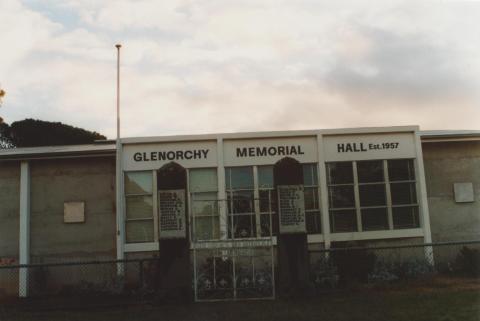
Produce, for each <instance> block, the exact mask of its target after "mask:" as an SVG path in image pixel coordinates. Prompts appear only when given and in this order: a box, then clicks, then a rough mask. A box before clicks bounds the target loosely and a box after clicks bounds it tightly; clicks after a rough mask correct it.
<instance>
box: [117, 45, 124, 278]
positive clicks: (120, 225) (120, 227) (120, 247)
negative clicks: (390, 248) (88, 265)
mask: <svg viewBox="0 0 480 321" xmlns="http://www.w3.org/2000/svg"><path fill="white" fill-rule="evenodd" d="M115 47H116V48H117V139H116V145H115V147H116V162H115V164H116V165H115V167H116V175H115V182H116V189H115V190H116V203H117V204H116V205H117V206H116V221H117V224H116V225H117V233H116V234H117V240H116V241H117V260H123V259H124V256H125V254H124V253H125V252H124V239H125V220H124V217H123V179H122V178H123V170H122V144H121V142H120V48H121V47H122V45H121V44H116V45H115ZM123 272H124V269H123V264H117V274H118V275H123Z"/></svg>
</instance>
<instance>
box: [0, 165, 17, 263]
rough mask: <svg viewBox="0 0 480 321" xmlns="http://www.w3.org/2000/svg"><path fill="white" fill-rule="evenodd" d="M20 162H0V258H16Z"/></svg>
mask: <svg viewBox="0 0 480 321" xmlns="http://www.w3.org/2000/svg"><path fill="white" fill-rule="evenodd" d="M19 210H20V162H15V161H14V162H0V258H4V257H13V258H18V234H19Z"/></svg>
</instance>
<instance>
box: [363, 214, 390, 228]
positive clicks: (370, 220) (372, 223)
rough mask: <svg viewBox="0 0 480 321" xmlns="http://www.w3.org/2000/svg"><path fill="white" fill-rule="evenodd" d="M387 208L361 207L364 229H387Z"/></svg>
mask: <svg viewBox="0 0 480 321" xmlns="http://www.w3.org/2000/svg"><path fill="white" fill-rule="evenodd" d="M387 215H388V214H387V208H369V209H362V229H363V230H364V231H376V230H388V216H387Z"/></svg>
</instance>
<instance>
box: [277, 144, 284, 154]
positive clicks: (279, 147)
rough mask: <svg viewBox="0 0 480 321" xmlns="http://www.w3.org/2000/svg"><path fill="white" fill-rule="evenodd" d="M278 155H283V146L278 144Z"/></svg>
mask: <svg viewBox="0 0 480 321" xmlns="http://www.w3.org/2000/svg"><path fill="white" fill-rule="evenodd" d="M278 155H285V146H278Z"/></svg>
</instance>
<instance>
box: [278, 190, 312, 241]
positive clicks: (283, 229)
mask: <svg viewBox="0 0 480 321" xmlns="http://www.w3.org/2000/svg"><path fill="white" fill-rule="evenodd" d="M277 191H278V208H279V214H280V224H279V225H280V226H279V228H280V233H306V231H307V230H306V224H305V201H304V196H303V186H302V185H278V186H277Z"/></svg>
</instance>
